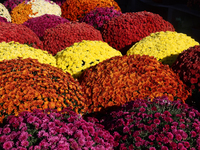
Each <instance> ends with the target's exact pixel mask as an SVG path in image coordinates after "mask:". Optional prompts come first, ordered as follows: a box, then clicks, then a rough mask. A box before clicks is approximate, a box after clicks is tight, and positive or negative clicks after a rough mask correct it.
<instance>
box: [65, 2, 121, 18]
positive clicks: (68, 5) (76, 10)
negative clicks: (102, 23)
mask: <svg viewBox="0 0 200 150" xmlns="http://www.w3.org/2000/svg"><path fill="white" fill-rule="evenodd" d="M100 7H114V9H116V10H119V11H121V9H120V7H119V6H118V4H117V2H116V1H114V0H81V1H79V0H66V1H65V2H64V3H63V4H62V6H61V10H62V17H64V18H66V19H69V20H70V21H76V20H79V19H80V18H83V17H84V16H85V15H86V14H87V13H89V12H90V11H92V10H95V9H96V8H100Z"/></svg>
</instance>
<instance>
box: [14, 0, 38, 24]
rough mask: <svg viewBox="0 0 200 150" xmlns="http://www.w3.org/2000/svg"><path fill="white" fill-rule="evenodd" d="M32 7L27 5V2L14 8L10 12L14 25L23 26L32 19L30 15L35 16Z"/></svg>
mask: <svg viewBox="0 0 200 150" xmlns="http://www.w3.org/2000/svg"><path fill="white" fill-rule="evenodd" d="M31 7H32V5H31V4H26V3H25V1H23V2H22V3H20V4H19V5H17V6H16V7H14V8H13V9H12V10H11V12H10V15H11V21H12V23H16V24H22V23H24V22H26V21H27V20H28V19H30V18H31V17H30V16H29V15H34V14H33V11H32V10H31Z"/></svg>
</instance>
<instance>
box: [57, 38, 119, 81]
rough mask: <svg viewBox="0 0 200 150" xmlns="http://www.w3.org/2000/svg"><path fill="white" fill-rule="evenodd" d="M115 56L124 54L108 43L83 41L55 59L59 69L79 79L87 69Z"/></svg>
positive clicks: (60, 53) (58, 54)
mask: <svg viewBox="0 0 200 150" xmlns="http://www.w3.org/2000/svg"><path fill="white" fill-rule="evenodd" d="M114 56H122V54H121V53H120V52H119V51H117V50H116V49H114V48H112V47H110V46H109V45H108V44H107V43H106V42H102V41H89V40H83V41H82V42H78V43H74V44H73V45H72V46H70V47H67V48H65V49H64V50H62V51H60V52H58V53H57V54H56V56H55V58H56V64H57V67H58V68H61V69H62V70H63V71H64V72H69V73H70V74H71V75H72V76H73V77H74V78H77V77H79V76H80V75H81V73H82V72H83V71H84V70H85V69H87V68H89V67H91V66H94V65H96V64H98V63H100V62H102V61H103V60H106V59H109V58H111V57H114Z"/></svg>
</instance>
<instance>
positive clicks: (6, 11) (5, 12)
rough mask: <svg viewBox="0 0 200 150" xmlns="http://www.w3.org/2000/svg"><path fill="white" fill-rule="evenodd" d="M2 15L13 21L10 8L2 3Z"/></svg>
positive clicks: (0, 8) (0, 11) (0, 5)
mask: <svg viewBox="0 0 200 150" xmlns="http://www.w3.org/2000/svg"><path fill="white" fill-rule="evenodd" d="M0 16H1V17H4V18H6V19H7V21H8V22H11V16H10V13H9V11H8V9H7V8H6V7H5V6H4V5H3V4H1V3H0Z"/></svg>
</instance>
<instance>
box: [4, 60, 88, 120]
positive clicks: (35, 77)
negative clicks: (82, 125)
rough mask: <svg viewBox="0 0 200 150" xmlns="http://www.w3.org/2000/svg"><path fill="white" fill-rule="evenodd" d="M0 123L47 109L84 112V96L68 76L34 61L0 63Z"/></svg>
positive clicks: (77, 85)
mask: <svg viewBox="0 0 200 150" xmlns="http://www.w3.org/2000/svg"><path fill="white" fill-rule="evenodd" d="M0 87H1V88H0V105H1V107H0V121H2V119H3V118H4V116H7V115H11V114H14V115H18V113H20V112H22V111H25V110H27V111H32V110H34V109H36V108H37V109H40V110H44V109H47V108H52V109H57V110H62V109H63V108H65V107H72V109H73V110H74V111H76V112H77V113H82V112H84V111H86V110H87V109H86V106H85V104H84V102H85V96H84V93H83V91H82V89H81V87H80V85H79V83H78V81H75V80H74V78H73V77H72V76H71V75H70V74H69V73H64V72H63V71H62V70H61V69H58V68H56V67H53V66H51V65H48V64H41V63H39V62H38V61H37V60H36V59H31V58H28V59H21V58H20V59H12V60H9V61H6V60H5V61H1V62H0Z"/></svg>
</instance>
